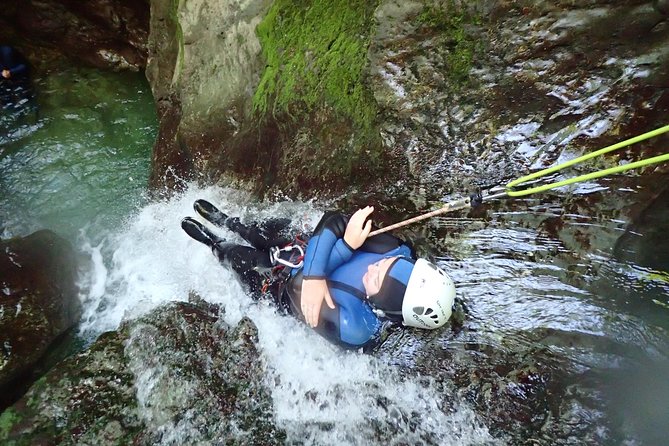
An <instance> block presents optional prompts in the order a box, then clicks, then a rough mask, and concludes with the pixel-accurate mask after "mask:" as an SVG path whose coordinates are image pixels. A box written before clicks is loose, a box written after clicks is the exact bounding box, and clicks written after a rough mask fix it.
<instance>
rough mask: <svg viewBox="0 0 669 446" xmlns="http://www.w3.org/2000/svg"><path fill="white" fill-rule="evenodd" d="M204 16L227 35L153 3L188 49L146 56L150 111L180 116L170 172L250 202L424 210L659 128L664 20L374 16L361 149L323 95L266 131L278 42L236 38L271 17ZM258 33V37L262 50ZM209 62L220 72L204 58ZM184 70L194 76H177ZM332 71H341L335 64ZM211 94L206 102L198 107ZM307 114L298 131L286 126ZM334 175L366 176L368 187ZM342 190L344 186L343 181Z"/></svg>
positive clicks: (503, 8)
mask: <svg viewBox="0 0 669 446" xmlns="http://www.w3.org/2000/svg"><path fill="white" fill-rule="evenodd" d="M200 4H201V8H199V9H198V11H206V10H210V9H212V8H215V9H216V11H218V12H219V13H220V15H221V16H222V17H224V18H225V20H227V21H229V22H230V23H231V24H232V25H233V26H232V27H231V28H229V29H230V34H226V37H225V39H223V40H215V39H212V38H211V37H210V35H211V34H212V33H213V32H214V31H215V29H216V27H215V26H214V24H210V25H205V24H206V23H208V19H207V17H204V16H203V15H202V14H201V13H198V14H194V13H191V11H190V9H189V8H182V7H180V8H177V9H176V10H170V9H169V8H167V9H165V7H164V6H165V5H163V4H162V3H160V2H155V5H154V6H155V7H158V6H160V5H162V6H161V8H163V9H162V10H163V17H165V20H164V21H162V22H160V23H161V24H163V25H161V26H162V27H163V28H164V23H168V22H169V23H172V28H173V29H177V28H178V27H179V26H180V27H181V28H182V29H183V30H184V32H185V34H184V35H185V36H186V37H185V39H186V40H187V42H188V45H185V44H179V45H181V46H180V47H179V48H176V49H175V51H171V52H168V53H167V54H168V56H161V54H158V53H155V58H154V59H153V62H152V64H151V66H150V67H149V68H150V71H151V72H155V71H156V70H155V69H154V68H156V67H161V68H160V71H161V72H162V73H163V74H162V75H160V76H155V75H151V76H149V77H150V79H151V83H152V85H153V88H154V91H156V92H163V94H158V95H157V96H159V97H161V98H165V100H166V102H165V104H164V105H165V107H166V109H174V110H176V111H175V112H174V113H176V115H179V116H181V117H180V118H179V119H177V120H172V121H170V122H171V124H170V128H171V129H172V130H171V131H172V132H173V134H174V135H175V138H174V139H173V141H174V142H173V143H171V144H172V145H171V146H170V147H171V148H170V147H167V148H166V150H167V151H168V152H171V153H173V156H172V157H170V156H165V158H164V159H172V160H173V159H174V157H176V158H179V157H184V156H185V157H186V158H185V159H186V160H187V161H188V162H189V163H191V166H192V168H193V169H194V170H193V171H192V172H191V175H193V176H195V177H200V178H202V179H205V180H207V181H216V179H217V178H218V177H220V176H221V175H222V174H223V173H224V172H227V173H229V174H232V175H233V176H234V175H238V176H241V177H243V178H247V179H254V180H252V181H254V182H256V183H257V184H258V185H259V187H258V190H261V191H264V190H266V189H267V187H278V188H280V189H283V190H284V191H285V192H287V193H289V194H291V195H298V196H299V195H303V194H304V192H305V191H307V192H308V193H309V194H310V196H313V195H314V194H316V193H317V191H318V193H319V195H328V194H329V195H336V194H337V193H339V192H344V191H345V192H349V193H350V192H352V191H353V192H357V193H358V194H360V195H364V194H374V193H375V192H374V191H375V190H377V191H378V190H383V191H384V193H385V196H386V201H387V200H388V199H389V198H392V199H395V200H397V199H403V198H407V197H408V198H411V199H416V198H415V197H416V196H425V195H426V196H427V197H428V198H429V199H441V198H443V197H444V196H447V195H450V194H454V193H455V194H460V193H466V192H467V191H469V190H471V188H472V187H474V186H487V185H495V184H500V183H503V182H505V181H508V180H509V179H511V178H513V177H515V176H516V175H518V174H519V173H523V172H525V171H526V170H527V169H532V168H537V167H542V166H547V165H550V164H551V163H553V162H555V161H558V160H561V159H566V158H569V157H573V156H575V155H577V154H580V153H582V152H583V151H585V150H591V149H594V148H599V147H602V146H604V145H607V144H610V143H613V142H617V141H619V140H621V139H625V138H626V137H630V136H634V135H636V134H638V133H642V132H643V131H647V130H651V129H652V128H654V127H659V126H660V125H662V124H664V122H663V120H662V119H663V118H662V117H663V116H664V115H665V114H666V112H667V108H668V107H669V97H668V96H667V93H666V88H665V87H666V82H667V78H668V71H667V70H668V67H669V62H668V61H669V56H668V55H667V52H666V51H665V48H666V47H667V45H666V44H667V41H668V39H669V27H668V26H667V23H666V17H665V16H664V15H663V14H662V13H660V12H659V11H660V10H661V5H659V4H655V5H654V4H652V3H651V2H648V1H634V2H621V1H617V2H616V1H607V2H586V3H579V4H578V5H576V4H574V3H572V2H559V3H555V2H543V1H542V2H486V1H483V2H476V3H473V4H469V5H467V6H466V7H465V6H458V4H457V3H456V2H437V1H435V2H418V1H415V2H403V3H402V4H399V3H397V2H394V1H383V2H379V4H378V6H377V7H376V8H375V9H374V13H373V16H372V17H371V18H370V19H369V20H368V22H367V26H368V28H369V30H370V34H369V35H368V36H367V37H366V40H365V41H363V43H364V44H365V45H368V53H367V61H366V62H365V69H364V70H363V72H362V75H361V77H360V78H359V79H358V81H357V82H360V83H361V84H362V86H363V87H364V88H368V93H369V94H370V95H371V97H372V101H371V102H370V103H369V104H372V105H369V104H365V105H364V106H365V107H367V106H369V107H372V108H373V109H374V110H375V112H376V118H375V121H374V122H375V123H374V128H375V129H376V130H375V133H376V135H377V136H378V138H380V139H379V140H377V141H374V142H373V143H371V144H370V141H371V140H369V139H365V138H360V136H361V130H360V129H359V128H358V129H356V127H355V126H352V125H351V121H350V119H353V118H350V119H349V120H348V121H347V118H344V119H339V118H336V116H343V115H345V114H346V113H343V112H342V111H341V110H339V111H338V110H337V109H336V107H334V106H333V105H332V104H333V103H334V102H332V101H334V100H335V99H333V98H331V100H328V99H327V95H325V96H324V97H323V100H322V103H316V104H315V105H311V106H309V107H306V108H305V105H304V101H307V99H301V98H300V94H301V93H305V91H306V90H305V89H306V87H304V85H306V84H308V82H309V81H308V80H307V79H304V82H302V84H304V85H303V86H302V87H301V88H299V89H296V90H295V94H294V98H293V102H290V103H289V105H287V106H286V107H287V108H284V109H282V110H284V111H283V112H282V111H281V110H280V109H278V108H274V109H273V112H272V115H271V118H268V117H267V116H265V117H263V116H259V115H258V114H257V113H255V112H253V110H254V109H255V107H256V106H257V104H256V103H255V102H254V101H256V100H257V99H258V94H259V93H258V91H257V90H255V89H256V87H258V85H259V84H258V82H259V81H260V82H261V83H260V86H262V87H263V88H265V87H266V84H265V83H263V82H267V81H266V76H267V67H265V69H264V71H263V62H262V61H263V58H266V57H269V56H268V54H269V55H271V54H273V53H268V52H267V51H269V49H268V47H267V45H272V44H273V43H274V42H273V41H272V40H267V39H264V40H263V39H261V40H260V42H259V41H258V37H256V36H255V35H252V34H250V33H249V32H246V31H245V30H247V27H246V24H247V23H251V22H253V23H260V26H261V28H262V27H263V26H264V27H267V26H269V25H268V23H265V22H262V23H261V22H260V20H261V19H263V20H264V17H263V14H266V13H268V14H273V12H268V11H274V10H273V9H268V8H270V5H269V4H266V3H262V2H257V3H255V4H253V5H251V4H249V5H246V7H245V8H243V9H234V8H230V7H229V5H227V4H226V3H215V2H208V1H202V2H200ZM340 7H341V8H346V6H344V5H340ZM350 7H353V6H350ZM317 8H318V7H316V6H315V7H314V9H317ZM658 8H659V9H658ZM279 9H280V8H279ZM212 10H213V9H212ZM280 10H281V11H283V12H282V13H281V14H282V17H283V22H281V23H290V21H291V20H295V21H296V23H302V24H303V23H304V21H305V20H307V21H308V20H309V17H303V18H300V17H298V18H294V17H292V16H291V14H298V13H297V12H293V11H291V10H290V8H284V9H280ZM170 20H171V22H170ZM277 23H278V22H277ZM315 26H318V25H315ZM163 28H159V27H158V25H156V27H154V29H159V30H160V29H163ZM174 32H175V31H174V30H172V31H171V32H170V31H169V30H168V32H155V33H153V34H152V35H153V37H152V45H153V47H154V48H160V47H161V45H163V46H164V45H165V44H166V43H167V42H173V45H174V42H175V40H174V39H169V36H171V35H174ZM285 32H290V28H286V29H285ZM323 32H326V29H325V28H323ZM263 33H265V31H264V28H263V32H261V33H260V34H259V36H260V37H262V35H264V34H263ZM365 35H366V34H365ZM235 36H236V37H235ZM362 37H363V35H362V34H361V38H362ZM232 40H236V41H237V42H238V43H233V42H232ZM178 42H180V41H179V40H178V39H177V43H178ZM293 43H295V44H296V45H297V44H298V40H297V39H295V40H294V42H293ZM223 45H226V46H225V48H223ZM261 45H265V47H261ZM300 45H302V44H300ZM316 45H317V43H316V42H314V48H313V51H311V52H310V51H309V48H308V47H306V48H301V47H300V49H301V50H304V52H306V54H307V55H311V57H313V60H311V61H310V62H309V63H308V64H310V65H311V66H312V67H318V66H319V65H318V64H319V62H320V60H321V59H320V58H321V57H335V58H336V57H337V56H336V53H335V55H334V56H333V55H332V54H331V53H325V54H327V56H324V55H321V54H320V53H319V50H318V49H317V47H316ZM296 48H297V47H296ZM261 49H262V51H265V52H264V53H262V54H261ZM231 51H232V52H231ZM212 53H214V54H217V56H216V57H215V58H214V59H212V58H211V57H209V56H206V57H204V56H203V55H204V54H212ZM289 53H290V52H285V53H282V54H284V57H286V58H287V59H285V60H284V62H285V63H293V62H292V59H288V57H289V56H288V54H289ZM177 54H178V55H179V56H178V57H176V55H177ZM242 54H243V55H244V57H242V56H241V55H242ZM290 54H292V53H290ZM181 59H183V60H186V61H188V63H187V64H185V65H180V64H177V61H178V60H181ZM281 63H282V62H281V59H280V58H279V61H278V62H271V66H272V69H276V67H275V65H277V64H281ZM300 63H301V62H300ZM340 63H341V64H347V63H350V61H347V60H346V59H345V58H343V55H342V56H341V60H340ZM221 69H223V70H224V71H227V72H229V73H230V75H229V76H228V78H229V80H232V82H226V83H225V85H223V84H221V83H220V82H218V83H217V81H215V78H208V80H207V82H206V83H205V84H202V82H200V80H201V79H204V77H203V73H204V72H208V71H214V72H216V73H217V75H216V76H219V75H222V74H221V73H222V71H220V70H221ZM314 69H315V70H316V68H314ZM316 71H317V72H318V73H320V74H321V75H323V76H325V74H324V73H323V72H319V71H318V70H316ZM282 76H284V77H282ZM288 76H292V74H290V71H289V69H288V68H286V69H285V70H284V71H282V70H281V69H278V70H277V74H276V77H274V78H272V79H274V80H275V81H276V85H277V87H276V90H275V93H274V94H275V95H276V97H274V96H271V95H270V96H269V97H268V98H267V100H268V101H270V106H271V104H272V102H271V101H272V100H284V99H282V98H283V96H281V95H282V94H283V93H282V90H280V89H279V87H280V86H281V85H284V84H290V83H291V82H292V83H293V84H294V85H300V80H299V79H298V80H296V79H292V78H290V79H289V78H288ZM172 79H178V80H179V81H178V83H174V82H173V81H172ZM242 80H243V81H242ZM325 82H326V78H325V77H324V78H323V83H325ZM219 84H220V85H219ZM293 84H291V85H293ZM205 87H206V91H207V93H204V94H201V93H203V92H204V90H203V89H204V88H205ZM253 91H255V95H256V96H253V97H252V96H251V95H250V93H251V92H253ZM311 93H313V92H311V91H309V94H311ZM321 93H322V92H320V93H319V92H318V91H316V92H315V93H314V94H321ZM170 98H171V99H170ZM207 104H209V105H207ZM282 104H283V102H282ZM274 106H275V107H276V106H277V105H276V104H274ZM362 106H363V105H361V107H362ZM285 110H289V112H288V113H285ZM205 111H206V113H205ZM305 111H307V114H306V115H305V116H304V119H302V120H301V124H300V121H299V120H298V122H295V121H293V120H292V119H291V117H290V116H289V115H294V116H293V117H295V116H302V114H301V113H304V112H305ZM174 113H167V114H166V116H175V114H174ZM351 116H353V115H351ZM179 122H181V124H179ZM342 135H348V138H345V137H343V136H342ZM176 141H178V144H177V143H176ZM657 147H658V146H657V145H656V144H646V145H645V147H644V148H643V151H642V152H641V153H636V154H635V155H634V156H637V155H642V154H652V153H657V150H658V149H657ZM377 148H381V151H380V152H377ZM179 153H180V154H181V155H178V154H179ZM625 156H629V155H625ZM260 159H262V160H265V161H266V162H262V163H261V162H259V161H258V160H260ZM322 160H326V162H325V163H324V164H323V163H322ZM388 162H390V164H387V163H388ZM608 162H609V163H612V162H613V163H615V162H617V160H615V159H614V160H610V161H608ZM342 163H344V164H346V163H349V164H351V165H364V169H363V170H364V172H366V173H365V174H363V175H359V174H360V173H361V172H362V170H361V171H357V170H355V168H352V167H351V166H349V167H343V164H342ZM163 164H164V163H161V162H157V163H156V164H155V165H154V168H155V172H154V178H153V180H152V184H154V185H156V186H157V185H159V184H160V183H161V181H162V180H161V178H163V175H164V174H165V173H166V172H167V171H168V170H169V169H168V167H169V166H168V165H167V164H164V165H163ZM180 165H182V164H180ZM342 169H343V170H342ZM351 169H353V170H351ZM314 172H316V173H317V174H315V173H314ZM356 172H357V173H356ZM313 175H315V176H314V178H312V176H313ZM342 175H345V176H346V177H347V181H341V179H340V177H341V176H342ZM168 177H169V175H168ZM316 177H319V178H322V179H325V180H324V181H316V180H315V178H316ZM379 178H382V180H379ZM226 181H227V180H226Z"/></svg>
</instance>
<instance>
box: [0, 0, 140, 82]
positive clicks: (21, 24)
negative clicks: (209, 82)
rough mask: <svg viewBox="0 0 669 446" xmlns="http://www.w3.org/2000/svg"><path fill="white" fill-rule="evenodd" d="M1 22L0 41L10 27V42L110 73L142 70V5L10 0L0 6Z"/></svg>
mask: <svg viewBox="0 0 669 446" xmlns="http://www.w3.org/2000/svg"><path fill="white" fill-rule="evenodd" d="M0 23H2V24H3V28H5V29H3V31H1V32H0V37H2V36H3V34H5V33H7V34H9V33H8V32H7V31H8V30H7V29H6V28H9V30H13V33H12V35H10V37H11V38H12V40H16V41H19V42H20V41H21V40H24V39H25V40H26V41H27V42H29V44H30V45H39V46H45V47H49V48H52V49H54V50H56V51H57V52H59V53H61V54H62V55H64V56H67V57H68V58H69V59H70V60H76V61H79V62H83V63H85V64H88V65H92V66H95V67H99V68H103V69H112V70H131V71H139V70H141V69H143V68H144V67H145V66H146V58H147V42H148V31H149V2H146V1H139V2H135V1H128V0H100V1H92V2H79V1H71V0H54V1H48V0H47V1H12V0H10V1H7V2H4V3H3V7H2V10H1V11H0ZM5 38H6V37H5ZM60 63H68V62H64V61H63V62H60Z"/></svg>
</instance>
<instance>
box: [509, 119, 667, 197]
mask: <svg viewBox="0 0 669 446" xmlns="http://www.w3.org/2000/svg"><path fill="white" fill-rule="evenodd" d="M666 132H669V125H665V126H664V127H660V128H658V129H655V130H652V131H650V132H647V133H644V134H643V135H639V136H635V137H634V138H630V139H628V140H625V141H622V142H619V143H617V144H613V145H611V146H608V147H605V148H603V149H599V150H597V151H595V152H592V153H588V154H586V155H583V156H580V157H578V158H575V159H573V160H570V161H567V162H565V163H562V164H559V165H557V166H554V167H550V168H548V169H543V170H540V171H538V172H535V173H533V174H530V175H526V176H524V177H520V178H518V179H517V180H513V181H511V182H510V183H508V184H507V185H506V188H505V189H506V193H507V195H508V196H510V197H522V196H525V195H530V194H534V193H537V192H545V191H547V190H550V189H554V188H556V187H560V186H566V185H567V184H574V183H580V182H582V181H587V180H592V179H594V178H600V177H603V176H606V175H612V174H616V173H620V172H625V171H627V170H631V169H636V168H638V167H643V166H649V165H651V164H656V163H661V162H664V161H669V153H668V154H664V155H658V156H654V157H652V158H647V159H644V160H640V161H635V162H633V163H629V164H625V165H623V166H616V167H611V168H608V169H602V170H598V171H596V172H591V173H588V174H585V175H580V176H578V177H574V178H570V179H567V180H562V181H557V182H554V183H548V184H543V185H541V186H536V187H532V188H529V189H525V190H521V191H517V190H514V188H515V187H517V186H519V185H521V184H524V183H527V182H528V181H531V180H535V179H537V178H541V177H544V176H546V175H549V174H551V173H553V172H557V171H560V170H562V169H565V168H567V167H571V166H573V165H575V164H578V163H581V162H583V161H586V160H589V159H591V158H594V157H596V156H599V155H603V154H605V153H608V152H612V151H614V150H618V149H620V148H622V147H627V146H629V145H632V144H634V143H637V142H639V141H643V140H646V139H649V138H653V137H654V136H657V135H661V134H663V133H666Z"/></svg>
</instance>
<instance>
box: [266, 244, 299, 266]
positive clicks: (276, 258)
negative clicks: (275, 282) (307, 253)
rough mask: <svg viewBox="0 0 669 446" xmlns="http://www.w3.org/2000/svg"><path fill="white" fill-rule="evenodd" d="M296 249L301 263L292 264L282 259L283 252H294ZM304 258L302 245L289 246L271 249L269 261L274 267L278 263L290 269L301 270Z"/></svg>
mask: <svg viewBox="0 0 669 446" xmlns="http://www.w3.org/2000/svg"><path fill="white" fill-rule="evenodd" d="M295 249H297V252H298V256H297V258H298V259H300V261H299V262H297V263H291V262H290V261H288V260H284V259H282V258H281V252H292V251H293V250H295ZM303 258H304V250H303V249H302V247H301V246H300V245H288V246H286V247H284V248H279V247H278V246H273V247H271V248H270V249H269V260H270V261H271V262H272V265H276V264H277V263H278V264H280V265H283V266H287V267H289V268H301V267H302V265H304V260H302V259H303Z"/></svg>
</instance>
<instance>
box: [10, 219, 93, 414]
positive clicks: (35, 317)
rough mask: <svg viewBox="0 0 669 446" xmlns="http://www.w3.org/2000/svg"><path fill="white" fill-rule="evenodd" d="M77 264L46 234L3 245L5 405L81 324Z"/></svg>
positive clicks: (69, 248) (56, 238)
mask: <svg viewBox="0 0 669 446" xmlns="http://www.w3.org/2000/svg"><path fill="white" fill-rule="evenodd" d="M76 274H77V262H76V256H75V253H74V250H73V249H72V246H71V245H70V243H69V242H67V241H66V240H64V239H62V238H61V237H59V236H58V235H56V234H55V233H53V232H51V231H48V230H43V231H38V232H35V233H34V234H31V235H29V236H27V237H24V238H14V239H10V240H4V241H0V395H2V400H1V401H0V402H2V405H3V406H4V405H5V404H6V403H7V400H6V399H9V400H11V398H14V397H15V396H16V395H15V391H17V390H19V389H20V388H21V387H22V386H21V385H19V384H20V383H22V382H23V381H25V380H26V379H30V375H31V369H32V368H33V367H34V366H35V365H36V364H37V362H38V361H39V360H40V359H41V358H42V357H43V356H44V355H45V353H46V352H47V350H48V349H49V348H50V346H52V345H53V343H54V341H56V340H57V339H58V338H59V337H60V336H61V335H63V334H64V333H65V332H66V331H67V330H68V329H69V328H71V327H72V326H73V325H74V324H76V323H77V321H78V320H79V316H80V314H81V305H80V302H79V298H78V295H77V292H78V290H77V286H76V285H75V279H76Z"/></svg>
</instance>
